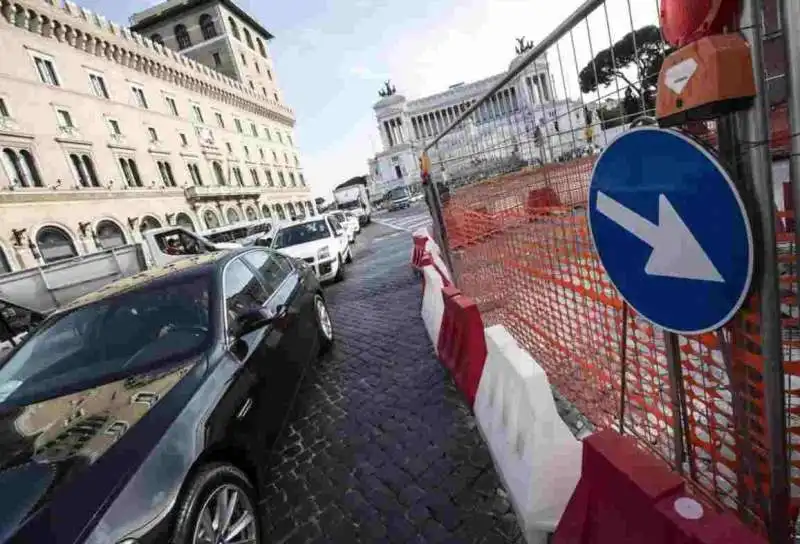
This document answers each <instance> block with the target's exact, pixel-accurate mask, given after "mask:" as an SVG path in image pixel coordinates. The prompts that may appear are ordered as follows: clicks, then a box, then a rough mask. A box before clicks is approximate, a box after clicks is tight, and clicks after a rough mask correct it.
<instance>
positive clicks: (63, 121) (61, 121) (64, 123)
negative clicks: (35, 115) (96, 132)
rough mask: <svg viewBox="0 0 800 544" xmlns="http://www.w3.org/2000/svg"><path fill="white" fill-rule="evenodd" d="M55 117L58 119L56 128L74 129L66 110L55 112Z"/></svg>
mask: <svg viewBox="0 0 800 544" xmlns="http://www.w3.org/2000/svg"><path fill="white" fill-rule="evenodd" d="M56 116H57V117H58V126H59V127H60V128H75V124H74V123H73V122H72V116H71V115H70V114H69V112H68V111H67V110H56Z"/></svg>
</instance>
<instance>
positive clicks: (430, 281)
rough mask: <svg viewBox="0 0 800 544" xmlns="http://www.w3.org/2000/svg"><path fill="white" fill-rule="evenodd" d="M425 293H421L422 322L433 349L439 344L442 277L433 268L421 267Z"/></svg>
mask: <svg viewBox="0 0 800 544" xmlns="http://www.w3.org/2000/svg"><path fill="white" fill-rule="evenodd" d="M422 274H423V277H424V279H425V291H424V292H423V293H422V321H423V322H424V323H425V328H426V329H427V331H428V336H430V338H431V342H432V343H433V347H434V349H437V350H438V348H437V345H438V343H439V330H440V329H441V328H442V316H443V315H444V300H443V299H442V286H443V284H444V282H443V281H442V276H441V274H439V272H438V271H437V270H436V268H435V267H433V266H430V265H428V266H423V267H422Z"/></svg>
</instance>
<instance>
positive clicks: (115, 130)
mask: <svg viewBox="0 0 800 544" xmlns="http://www.w3.org/2000/svg"><path fill="white" fill-rule="evenodd" d="M108 128H109V129H110V130H111V135H112V136H119V135H121V134H122V131H121V130H120V128H119V122H117V120H116V119H109V120H108Z"/></svg>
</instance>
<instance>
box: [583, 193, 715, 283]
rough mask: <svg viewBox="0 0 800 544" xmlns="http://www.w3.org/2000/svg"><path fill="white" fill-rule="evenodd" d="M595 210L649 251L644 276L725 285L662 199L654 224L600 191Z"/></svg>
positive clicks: (691, 235)
mask: <svg viewBox="0 0 800 544" xmlns="http://www.w3.org/2000/svg"><path fill="white" fill-rule="evenodd" d="M597 211H598V212H600V213H601V214H603V215H605V216H606V217H608V218H609V219H610V220H612V221H613V222H614V223H616V224H617V225H619V226H620V227H622V228H623V229H625V230H627V231H628V232H630V233H631V234H633V235H634V236H636V237H637V238H638V239H640V240H641V241H642V242H644V243H645V244H647V245H648V246H650V247H652V248H653V252H652V253H651V254H650V259H649V260H648V261H647V264H646V265H645V267H644V271H645V272H646V273H647V274H650V275H651V276H664V277H667V278H681V279H687V280H700V281H714V282H718V283H725V279H724V278H723V277H722V275H721V274H720V273H719V271H718V270H717V268H716V267H715V266H714V263H712V262H711V259H709V257H708V255H707V254H706V252H705V251H703V248H702V247H701V246H700V242H698V241H697V238H695V237H694V235H693V234H692V231H690V230H689V227H687V226H686V223H684V222H683V219H681V218H680V216H679V215H678V212H676V211H675V208H673V207H672V204H671V203H670V201H669V200H667V197H666V196H664V195H659V197H658V225H654V224H653V223H651V222H650V221H648V220H647V219H645V218H644V217H642V216H641V215H639V214H637V213H636V212H634V211H632V210H629V209H628V208H626V207H625V206H623V205H622V204H620V203H619V202H617V201H616V200H614V199H613V198H611V197H610V196H608V195H606V194H605V193H602V192H598V193H597Z"/></svg>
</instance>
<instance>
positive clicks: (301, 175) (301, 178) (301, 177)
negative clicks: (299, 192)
mask: <svg viewBox="0 0 800 544" xmlns="http://www.w3.org/2000/svg"><path fill="white" fill-rule="evenodd" d="M297 175H298V176H299V177H300V185H302V186H303V187H305V186H306V178H304V177H303V174H297Z"/></svg>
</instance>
